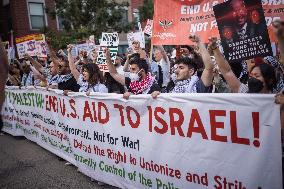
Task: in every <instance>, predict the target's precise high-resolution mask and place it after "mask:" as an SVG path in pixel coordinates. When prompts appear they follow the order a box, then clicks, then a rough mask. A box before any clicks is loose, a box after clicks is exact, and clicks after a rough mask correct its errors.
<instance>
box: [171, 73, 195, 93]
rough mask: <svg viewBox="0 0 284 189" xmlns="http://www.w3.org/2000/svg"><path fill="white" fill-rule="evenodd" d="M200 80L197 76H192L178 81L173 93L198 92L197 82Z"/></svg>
mask: <svg viewBox="0 0 284 189" xmlns="http://www.w3.org/2000/svg"><path fill="white" fill-rule="evenodd" d="M198 80H199V78H198V77H197V76H192V77H191V78H190V79H186V80H182V81H177V82H175V87H174V88H173V90H172V91H171V93H197V90H196V83H197V81H198Z"/></svg>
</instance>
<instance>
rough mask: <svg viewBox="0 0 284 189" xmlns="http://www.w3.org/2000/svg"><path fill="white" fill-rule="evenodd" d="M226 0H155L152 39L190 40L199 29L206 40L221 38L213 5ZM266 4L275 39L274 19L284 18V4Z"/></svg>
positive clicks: (179, 42)
mask: <svg viewBox="0 0 284 189" xmlns="http://www.w3.org/2000/svg"><path fill="white" fill-rule="evenodd" d="M223 2H224V0H168V1H163V0H155V1H154V20H153V22H154V23H153V27H154V28H153V36H152V43H153V44H154V45H183V44H190V43H191V41H190V40H189V39H188V36H189V34H190V33H197V34H198V35H199V36H200V37H201V40H202V41H204V42H207V41H208V38H209V37H213V36H214V37H218V38H219V32H218V28H217V22H216V20H215V16H214V12H213V6H215V5H217V4H219V3H223ZM262 5H263V9H264V13H265V19H266V24H267V26H268V31H269V35H270V39H271V41H272V42H274V41H275V38H274V36H273V34H272V29H271V27H272V21H274V20H276V19H280V18H282V19H283V18H284V14H283V10H284V5H283V3H277V2H274V1H273V2H272V1H271V2H270V1H262ZM169 13H170V14H169Z"/></svg>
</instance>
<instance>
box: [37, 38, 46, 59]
mask: <svg viewBox="0 0 284 189" xmlns="http://www.w3.org/2000/svg"><path fill="white" fill-rule="evenodd" d="M34 39H35V41H36V49H37V56H38V57H41V58H47V49H48V48H47V44H46V42H45V36H44V34H34Z"/></svg>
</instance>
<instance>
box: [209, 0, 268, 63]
mask: <svg viewBox="0 0 284 189" xmlns="http://www.w3.org/2000/svg"><path fill="white" fill-rule="evenodd" d="M213 9H214V13H215V17H216V20H217V25H218V28H219V33H220V38H221V43H222V46H223V49H224V54H225V57H226V59H227V60H228V61H229V62H236V61H241V60H247V59H251V58H254V57H259V56H269V55H272V49H271V44H270V39H269V35H268V31H267V26H266V22H265V17H264V12H263V9H262V5H261V0H230V1H227V2H225V3H222V4H219V5H216V6H214V8H213Z"/></svg>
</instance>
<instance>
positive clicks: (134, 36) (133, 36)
mask: <svg viewBox="0 0 284 189" xmlns="http://www.w3.org/2000/svg"><path fill="white" fill-rule="evenodd" d="M127 41H128V46H129V47H132V42H133V41H139V42H140V47H141V48H145V37H144V33H143V32H135V33H133V32H130V33H128V34H127Z"/></svg>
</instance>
